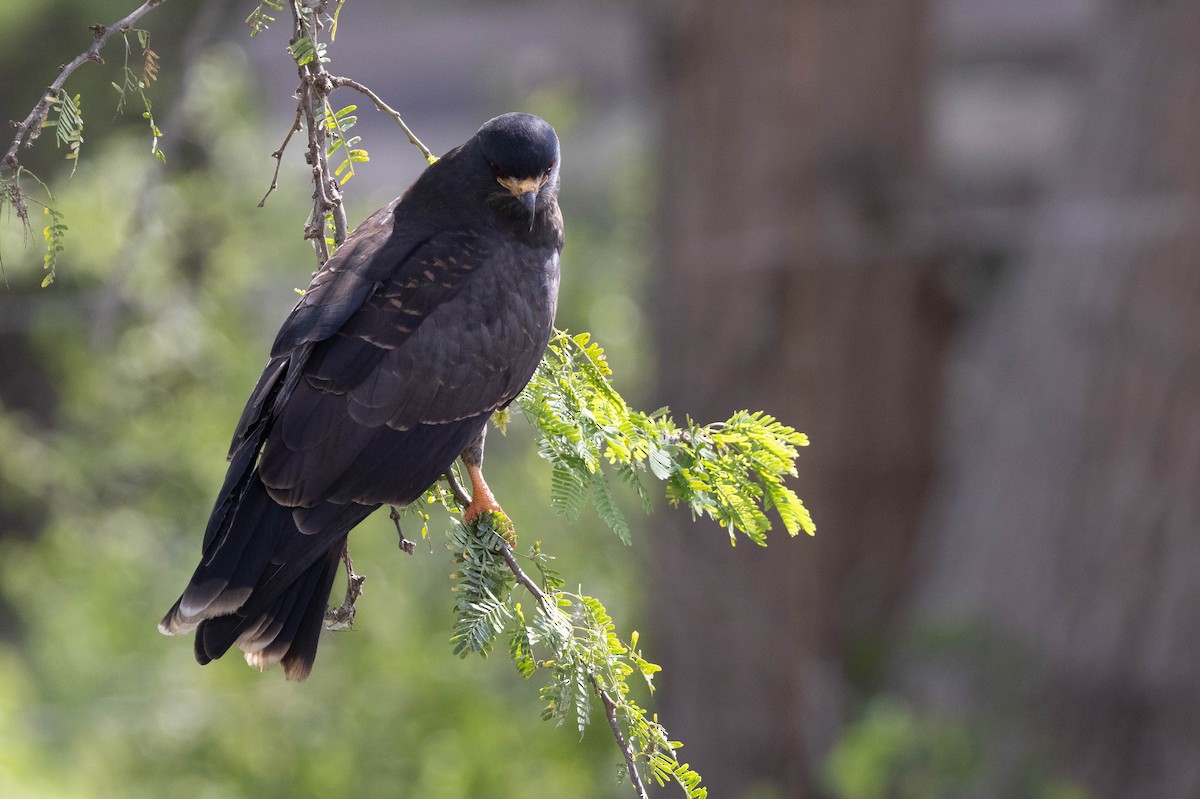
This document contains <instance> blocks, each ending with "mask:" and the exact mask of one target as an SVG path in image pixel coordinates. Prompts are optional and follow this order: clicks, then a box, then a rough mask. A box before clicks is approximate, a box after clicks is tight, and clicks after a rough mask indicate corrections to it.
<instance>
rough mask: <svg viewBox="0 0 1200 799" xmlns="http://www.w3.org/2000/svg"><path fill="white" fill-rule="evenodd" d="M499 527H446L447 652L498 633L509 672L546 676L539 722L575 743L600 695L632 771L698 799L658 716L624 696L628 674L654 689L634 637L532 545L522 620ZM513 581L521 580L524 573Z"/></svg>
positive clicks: (487, 520) (490, 517) (488, 519)
mask: <svg viewBox="0 0 1200 799" xmlns="http://www.w3.org/2000/svg"><path fill="white" fill-rule="evenodd" d="M503 521H504V520H502V519H500V518H498V517H497V516H496V515H495V514H485V515H484V517H483V518H482V519H480V520H479V521H478V522H477V523H476V524H473V525H470V526H466V525H463V524H455V525H454V526H453V528H452V529H451V531H450V534H449V544H448V546H449V548H450V550H451V552H452V553H453V557H454V562H455V564H456V567H457V568H456V571H455V572H454V573H453V574H452V575H451V577H452V578H453V579H454V580H455V584H454V589H453V590H454V591H455V593H456V594H457V602H456V604H455V621H454V633H453V635H452V636H451V644H452V645H453V646H454V653H455V654H457V655H459V656H461V657H465V656H466V655H468V654H471V653H475V654H479V655H482V656H484V657H487V656H488V655H489V654H490V653H491V651H492V648H493V646H494V644H495V641H496V640H497V639H498V638H500V637H501V636H502V635H504V634H505V633H506V632H507V634H508V642H509V645H508V653H509V657H510V658H511V659H512V661H513V664H514V665H515V666H516V668H517V671H518V673H519V674H520V675H521V676H522V677H524V678H525V679H531V678H533V677H534V676H536V675H538V674H539V673H540V674H542V675H543V676H544V677H545V680H546V681H545V684H543V685H542V687H541V688H540V689H539V691H538V696H539V697H540V698H541V700H542V701H543V702H544V703H545V706H544V708H543V709H542V718H543V719H545V720H547V721H552V722H554V724H555V726H561V725H563V724H564V723H566V722H568V721H569V722H571V724H572V726H573V727H574V728H575V729H576V730H578V732H579V734H580V735H581V736H582V735H583V733H584V731H585V730H586V729H587V726H588V724H589V722H590V720H591V711H592V702H593V699H594V698H596V697H599V699H600V700H601V702H602V704H604V705H605V712H606V714H607V713H608V712H610V711H611V714H612V716H611V723H615V724H616V725H617V727H618V728H619V729H620V731H621V735H622V736H623V737H624V739H625V740H626V741H627V742H628V746H629V750H630V756H631V757H632V758H633V761H634V764H635V767H636V766H637V765H638V764H641V765H642V766H644V767H646V768H648V769H649V772H650V774H651V775H652V776H653V777H654V779H655V780H656V781H657V782H658V783H659V785H666V784H667V783H669V782H674V783H676V784H678V785H679V786H680V787H681V788H682V789H683V791H684V793H685V795H686V796H688V797H693V798H694V799H703V798H704V797H706V796H707V795H708V792H707V790H706V789H705V788H703V787H701V786H700V775H699V774H697V773H696V772H695V771H694V770H693V769H691V767H690V766H688V765H687V764H686V763H680V762H679V759H678V756H677V754H676V751H677V750H678V749H679V748H680V746H682V744H680V743H679V742H677V741H672V740H671V739H670V738H669V736H668V735H667V731H666V729H664V728H663V726H662V725H661V724H659V723H658V720H657V718H656V717H654V716H649V715H648V714H647V712H646V711H645V710H644V709H643V708H641V707H640V706H639V705H638V704H637V703H636V702H635V701H634V700H633V699H632V698H631V695H630V694H631V686H630V685H629V682H628V680H629V678H630V677H633V676H635V675H636V676H638V677H640V678H641V681H642V683H643V684H644V685H645V686H646V688H647V690H648V691H650V692H653V690H654V675H655V674H656V673H657V672H659V671H660V670H661V668H660V667H659V666H658V665H656V664H654V663H651V662H650V661H648V660H646V658H644V657H643V656H642V653H641V651H640V650H639V649H638V648H637V645H638V641H639V636H638V633H637V632H636V631H635V632H634V633H633V634H632V635H631V636H630V640H629V643H625V642H623V641H622V640H621V639H620V638H619V637H618V635H617V628H616V624H615V623H614V622H613V620H612V617H611V616H610V615H609V613H608V610H607V609H606V608H605V607H604V605H603V604H602V603H601V602H600V600H598V599H596V598H595V597H592V596H587V595H585V594H583V593H574V592H570V591H564V590H563V585H564V583H563V580H562V578H561V577H560V576H559V575H558V573H557V572H555V571H554V569H553V568H552V567H551V566H550V561H551V560H552V558H551V557H550V556H549V555H547V554H546V553H544V552H542V550H541V546H540V544H535V545H534V546H533V547H531V548H530V549H529V551H528V552H527V553H526V555H525V557H526V558H527V559H528V560H529V562H530V563H532V564H533V566H534V567H536V569H537V570H538V572H539V574H540V577H541V580H540V585H531V584H526V587H527V588H529V589H530V591H531V592H532V593H533V595H534V600H535V601H534V606H533V609H532V612H530V613H528V614H527V613H526V611H525V609H524V608H523V607H522V606H521V604H520V603H519V602H517V601H516V600H515V597H514V594H513V587H514V585H515V584H516V582H517V578H516V574H517V572H516V571H515V570H513V569H512V568H510V566H509V564H508V562H507V560H506V557H505V555H506V553H507V554H510V555H511V550H510V549H509V545H508V543H507V542H506V541H505V540H504V539H503V538H502V537H501V536H500V535H499V534H498V532H497V528H501V529H504V526H503V524H501V522H503ZM520 576H521V577H522V578H523V579H525V580H529V578H528V577H527V576H526V575H525V574H524V572H523V571H522V572H521V573H520Z"/></svg>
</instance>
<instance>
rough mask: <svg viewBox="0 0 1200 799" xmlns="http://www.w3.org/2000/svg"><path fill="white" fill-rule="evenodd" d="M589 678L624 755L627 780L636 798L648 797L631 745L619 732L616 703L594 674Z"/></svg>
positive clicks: (618, 746) (646, 798) (619, 725)
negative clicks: (635, 793)
mask: <svg viewBox="0 0 1200 799" xmlns="http://www.w3.org/2000/svg"><path fill="white" fill-rule="evenodd" d="M591 680H592V687H593V688H595V689H596V694H597V695H598V696H599V697H600V701H601V702H603V703H604V715H605V716H606V717H608V726H610V727H612V731H613V737H614V738H616V739H617V748H619V749H620V750H621V754H623V755H624V756H625V767H626V768H627V769H629V781H630V782H631V783H633V790H634V791H636V792H637V795H638V799H648V794H647V793H646V784H645V783H644V782H642V775H641V774H639V773H638V770H637V763H636V762H635V761H634V759H633V757H634V756H633V747H631V746H629V745H628V744H627V743H625V735H624V733H622V732H621V724H620V722H619V721H618V720H617V703H616V702H615V701H613V698H612V696H610V695H609V693H608V691H606V690H604V688H603V687H601V685H600V681H599V680H597V679H596V677H595V675H593V676H592V678H591Z"/></svg>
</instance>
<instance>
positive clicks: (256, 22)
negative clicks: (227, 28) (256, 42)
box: [246, 0, 283, 39]
mask: <svg viewBox="0 0 1200 799" xmlns="http://www.w3.org/2000/svg"><path fill="white" fill-rule="evenodd" d="M271 11H275V12H279V11H283V3H282V2H279V0H262V1H261V2H260V3H259V4H258V6H256V7H255V9H254V10H253V11H251V12H250V16H248V17H246V27H247V28H249V29H250V38H251V39H253V38H254V37H255V36H258V34H260V33H262V32H263V31H265V30H266V29H267V28H269V27H270V26H271V23H273V22H274V21H275V17H273V16H272V15H271V13H270V12H271Z"/></svg>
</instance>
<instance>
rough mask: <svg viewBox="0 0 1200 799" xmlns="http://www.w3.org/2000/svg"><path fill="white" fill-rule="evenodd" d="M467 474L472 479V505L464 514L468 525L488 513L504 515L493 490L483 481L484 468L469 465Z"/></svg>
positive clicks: (477, 465)
mask: <svg viewBox="0 0 1200 799" xmlns="http://www.w3.org/2000/svg"><path fill="white" fill-rule="evenodd" d="M467 474H468V475H469V476H470V477H471V504H470V505H467V510H466V512H465V513H463V518H464V519H466V521H467V524H471V523H472V522H474V521H475V520H476V519H478V518H479V517H480V516H482V515H483V514H484V513H485V512H487V511H495V512H496V513H504V510H503V508H501V507H500V503H498V502H496V497H495V495H493V494H492V489H490V488H488V484H487V483H486V482H485V481H484V479H483V467H481V466H480V465H479V464H477V463H468V464H467Z"/></svg>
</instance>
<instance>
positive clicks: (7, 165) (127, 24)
mask: <svg viewBox="0 0 1200 799" xmlns="http://www.w3.org/2000/svg"><path fill="white" fill-rule="evenodd" d="M165 2H167V0H146V2H144V3H142V4H141V5H140V6H138V7H137V8H136V9H134V10H133V11H132V12H130V13H129V14H128V15H127V16H126V17H124V18H123V19H121V20H119V21H117V22H114V23H113V24H111V25H107V26H105V25H95V26H93V27H92V28H91V31H92V36H93V37H94V38H93V40H92V45H91V47H89V48H88V49H86V50H84V51H83V52H82V53H80V54H79V55H77V56H75V58H73V59H71V61H70V63H68V64H67V65H66V66H64V67H63V68H62V70H61V71H60V72H59V73H58V77H57V78H55V79H54V81H53V82H52V83H51V84H50V86H49V88H47V89H46V91H45V93H44V94H43V95H42V99H40V100H38V102H37V105H35V106H34V107H33V110H32V111H30V112H29V116H27V117H25V120H24V121H23V122H20V123H16V124H14V127H15V128H16V129H17V135H16V137H15V138H14V139H13V142H12V144H11V145H10V146H9V148H8V152H6V153H5V154H4V159H3V160H2V161H0V172H3V171H11V172H16V170H17V167H19V166H20V161H19V159H18V158H17V151H18V150H19V149H20V147H21V145H22V144H24V145H25V146H26V147H28V146H30V145H32V144H33V142H34V141H35V140H36V139H37V137H38V135H39V134H40V133H41V132H42V123H43V122H45V121H46V116H47V115H48V114H49V113H50V105H51V104H52V103H53V102H54V100H56V99H57V98H58V94H59V92H61V91H62V87H63V84H65V83H66V82H67V78H69V77H71V74H72V73H74V72H75V70H77V69H79V68H80V67H81V66H83V65H84V64H86V63H87V62H89V61H94V62H96V63H97V64H102V63H104V59H103V58H101V57H100V51H101V50H102V49H104V45H105V44H107V43H108V40H109V38H111V37H112V35H113V34H114V33H124V32H125V31H127V30H129V29H130V28H132V27H133V26H134V25H136V24H137V21H138V20H140V19H141V18H142V17H143V16H145V15H146V14H148V13H149V12H150V11H153V10H154V9H155V8H156V7H158V6H160V5H162V4H163V3H165Z"/></svg>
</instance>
